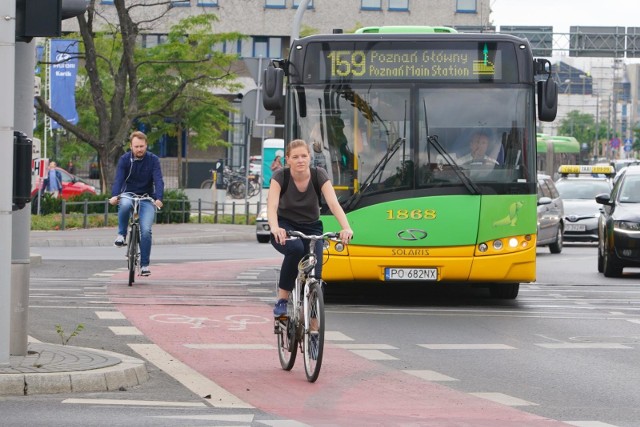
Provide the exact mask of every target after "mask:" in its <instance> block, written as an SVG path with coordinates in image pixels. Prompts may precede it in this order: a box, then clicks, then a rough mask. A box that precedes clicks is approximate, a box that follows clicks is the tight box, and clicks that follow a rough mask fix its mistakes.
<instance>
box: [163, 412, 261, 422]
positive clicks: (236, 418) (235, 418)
mask: <svg viewBox="0 0 640 427" xmlns="http://www.w3.org/2000/svg"><path fill="white" fill-rule="evenodd" d="M151 418H164V419H170V420H203V421H229V422H234V423H250V422H252V421H253V418H254V416H253V414H239V415H154V416H152V417H151Z"/></svg>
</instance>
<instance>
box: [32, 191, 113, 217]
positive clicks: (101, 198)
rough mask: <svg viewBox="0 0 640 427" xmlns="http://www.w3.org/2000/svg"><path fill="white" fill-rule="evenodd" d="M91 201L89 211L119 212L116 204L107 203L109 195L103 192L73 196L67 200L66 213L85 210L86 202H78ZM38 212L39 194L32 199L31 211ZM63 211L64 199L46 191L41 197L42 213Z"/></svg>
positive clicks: (94, 212)
mask: <svg viewBox="0 0 640 427" xmlns="http://www.w3.org/2000/svg"><path fill="white" fill-rule="evenodd" d="M85 200H86V201H87V202H91V203H87V212H88V213H90V214H104V210H105V208H108V209H109V213H115V212H117V208H116V206H111V205H109V204H108V203H107V197H106V196H105V195H102V194H90V193H84V194H80V195H78V196H73V197H71V198H69V199H68V200H67V201H66V204H65V211H66V213H72V212H84V203H78V202H84V201H85ZM37 212H38V201H37V196H36V197H34V199H33V200H32V201H31V213H32V214H36V213H37ZM61 212H62V199H59V198H58V199H56V198H54V197H52V196H51V194H49V193H44V194H43V195H42V197H41V198H40V214H41V215H50V214H54V213H58V214H59V213H61Z"/></svg>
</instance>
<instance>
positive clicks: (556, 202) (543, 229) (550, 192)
mask: <svg viewBox="0 0 640 427" xmlns="http://www.w3.org/2000/svg"><path fill="white" fill-rule="evenodd" d="M563 224H564V207H563V203H562V199H561V198H560V194H559V193H558V190H557V189H556V186H555V184H554V182H553V179H552V178H551V177H550V176H549V175H542V174H538V240H537V245H538V246H549V251H550V252H551V253H552V254H559V253H560V252H562V231H563Z"/></svg>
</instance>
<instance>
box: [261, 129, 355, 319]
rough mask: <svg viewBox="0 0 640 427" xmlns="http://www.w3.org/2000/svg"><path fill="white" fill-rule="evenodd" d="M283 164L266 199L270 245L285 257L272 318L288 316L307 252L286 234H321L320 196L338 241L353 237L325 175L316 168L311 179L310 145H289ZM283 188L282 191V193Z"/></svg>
mask: <svg viewBox="0 0 640 427" xmlns="http://www.w3.org/2000/svg"><path fill="white" fill-rule="evenodd" d="M285 162H286V167H285V168H281V169H278V170H276V171H274V172H273V175H272V176H271V183H270V185H269V195H268V198H267V218H268V220H269V227H270V228H271V244H272V245H273V247H274V248H276V250H277V251H278V252H280V253H281V254H283V255H284V259H283V261H282V268H281V269H280V281H279V289H278V301H277V302H276V304H275V307H274V309H273V315H274V316H275V317H280V316H283V315H286V314H287V300H288V298H289V293H290V292H291V290H292V289H293V287H294V284H295V280H296V275H297V273H298V262H299V261H300V260H301V259H302V257H303V256H304V254H305V253H306V252H307V250H306V245H308V244H309V242H308V241H306V240H301V239H296V240H287V230H297V231H300V232H302V233H304V234H322V232H323V228H322V221H320V208H319V206H320V201H319V200H318V197H319V196H318V194H320V192H321V193H322V195H323V196H324V200H325V202H326V203H327V205H328V206H329V209H330V210H331V213H332V214H333V215H334V216H335V217H336V219H337V220H338V223H339V224H340V226H341V227H342V230H340V239H341V240H342V241H343V242H344V243H345V244H348V242H349V240H351V237H353V231H352V230H351V227H350V226H349V221H348V220H347V216H346V215H345V213H344V211H343V210H342V206H340V203H339V202H338V198H337V197H336V193H335V190H334V189H333V186H332V185H331V182H330V181H329V177H328V175H327V171H325V170H324V169H322V168H316V169H315V170H314V174H315V175H316V176H317V179H312V171H311V168H310V163H311V152H310V150H309V145H308V144H307V143H306V142H305V141H303V140H301V139H295V140H293V141H291V142H290V143H289V144H288V145H287V148H286V152H285ZM286 169H288V172H287V173H288V174H290V176H288V177H289V180H288V181H290V182H287V183H286V185H284V184H285V170H286ZM314 181H316V183H317V184H318V186H319V187H320V188H319V190H320V191H316V189H315V188H314ZM283 187H284V188H285V190H284V191H282V189H283ZM281 191H282V194H281ZM322 244H323V242H322V241H321V240H320V241H318V242H316V253H318V254H321V253H322ZM321 274H322V262H318V263H317V264H316V277H322V276H321Z"/></svg>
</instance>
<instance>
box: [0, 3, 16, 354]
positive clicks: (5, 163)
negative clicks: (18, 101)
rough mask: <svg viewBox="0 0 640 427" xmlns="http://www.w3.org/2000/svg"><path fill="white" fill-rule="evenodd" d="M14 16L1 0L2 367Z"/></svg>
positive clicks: (7, 304)
mask: <svg viewBox="0 0 640 427" xmlns="http://www.w3.org/2000/svg"><path fill="white" fill-rule="evenodd" d="M15 16H16V3H15V1H0V58H1V60H2V67H0V93H2V97H1V98H0V147H2V155H1V156H0V236H2V238H0V366H3V365H4V366H7V365H9V354H10V350H9V346H10V344H9V340H10V332H11V242H12V231H11V210H12V198H13V119H14V102H13V101H14V96H15V86H14V82H15V45H16V42H15V25H16V20H15Z"/></svg>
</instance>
